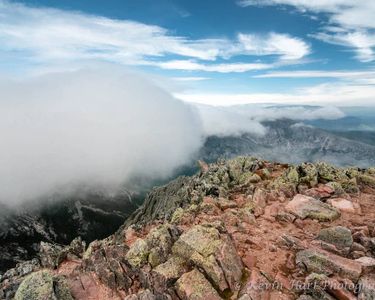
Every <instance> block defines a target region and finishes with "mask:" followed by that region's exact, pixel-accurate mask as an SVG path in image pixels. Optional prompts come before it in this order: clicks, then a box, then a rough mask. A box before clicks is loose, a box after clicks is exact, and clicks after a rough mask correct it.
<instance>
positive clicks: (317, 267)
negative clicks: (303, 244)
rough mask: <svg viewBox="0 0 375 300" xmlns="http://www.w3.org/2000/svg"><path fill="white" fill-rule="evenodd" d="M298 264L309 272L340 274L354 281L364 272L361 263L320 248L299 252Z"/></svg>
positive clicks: (297, 256)
mask: <svg viewBox="0 0 375 300" xmlns="http://www.w3.org/2000/svg"><path fill="white" fill-rule="evenodd" d="M296 264H297V265H299V266H301V267H302V268H304V269H305V270H306V271H307V272H309V273H312V272H313V273H318V274H324V275H332V274H338V275H339V276H342V277H344V278H349V279H350V280H352V281H353V282H356V281H357V280H358V279H359V277H360V276H361V273H362V266H361V264H360V263H358V262H356V261H354V260H351V259H347V258H344V257H341V256H338V255H334V254H332V253H329V252H327V251H324V250H320V249H319V250H318V249H307V250H303V251H300V252H298V253H297V255H296Z"/></svg>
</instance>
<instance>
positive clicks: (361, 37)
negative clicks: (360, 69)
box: [312, 31, 375, 62]
mask: <svg viewBox="0 0 375 300" xmlns="http://www.w3.org/2000/svg"><path fill="white" fill-rule="evenodd" d="M312 36H313V37H315V38H317V39H320V40H322V41H325V42H327V43H331V44H335V45H341V46H349V47H351V48H354V49H355V51H356V56H355V57H356V58H357V59H358V60H359V61H362V62H370V61H373V60H375V52H374V49H373V48H374V47H375V34H370V33H368V32H360V31H354V32H337V33H326V32H320V33H317V34H314V35H312Z"/></svg>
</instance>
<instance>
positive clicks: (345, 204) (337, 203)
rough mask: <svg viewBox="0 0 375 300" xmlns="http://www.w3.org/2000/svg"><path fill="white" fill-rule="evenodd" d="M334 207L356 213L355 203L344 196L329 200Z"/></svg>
mask: <svg viewBox="0 0 375 300" xmlns="http://www.w3.org/2000/svg"><path fill="white" fill-rule="evenodd" d="M327 202H328V203H329V204H330V205H332V206H333V207H335V208H337V209H339V210H340V211H341V212H347V213H355V208H354V205H353V203H352V202H351V201H349V200H347V199H344V198H335V199H329V200H328V201H327Z"/></svg>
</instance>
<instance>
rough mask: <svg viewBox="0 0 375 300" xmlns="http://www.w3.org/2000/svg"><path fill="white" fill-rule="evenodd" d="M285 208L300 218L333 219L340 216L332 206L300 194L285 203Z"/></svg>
mask: <svg viewBox="0 0 375 300" xmlns="http://www.w3.org/2000/svg"><path fill="white" fill-rule="evenodd" d="M286 210H287V211H288V212H290V213H292V214H294V215H296V216H297V217H299V218H300V219H306V218H311V219H316V220H319V221H333V220H336V219H337V218H339V217H340V212H339V211H338V210H337V209H335V208H333V207H332V206H330V205H328V204H325V203H323V202H321V201H319V200H316V199H314V198H312V197H308V196H305V195H300V194H298V195H296V196H295V197H294V198H293V200H292V201H290V202H289V203H288V204H287V206H286Z"/></svg>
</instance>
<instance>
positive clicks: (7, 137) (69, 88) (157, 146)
mask: <svg viewBox="0 0 375 300" xmlns="http://www.w3.org/2000/svg"><path fill="white" fill-rule="evenodd" d="M0 107H1V109H0V135H1V140H2V142H1V145H2V146H1V147H0V186H1V189H0V202H4V201H5V202H7V203H9V204H12V203H13V204H16V203H17V202H20V201H23V200H31V199H32V198H35V197H39V196H42V195H44V194H46V193H49V192H53V191H56V189H58V190H61V191H62V192H64V193H65V192H67V191H70V189H71V188H72V186H73V187H75V186H76V185H80V184H87V185H89V186H90V187H91V186H93V185H94V186H98V187H100V186H104V187H106V188H114V189H115V188H118V187H119V186H120V185H121V184H124V183H126V182H127V180H129V179H131V178H132V177H133V176H141V177H142V178H144V179H149V180H152V179H160V178H162V177H164V176H170V175H171V174H172V172H173V170H174V169H175V168H176V167H178V166H180V165H183V164H184V163H187V162H189V160H190V159H191V157H192V155H193V154H194V153H195V151H197V150H198V149H199V147H200V146H201V142H202V134H203V132H202V127H201V121H200V119H199V115H198V114H197V113H196V112H195V111H194V110H193V109H192V108H191V106H190V105H187V104H185V103H182V102H181V101H178V100H176V99H174V98H173V97H171V95H170V94H168V93H166V92H164V91H163V90H161V89H160V88H157V87H156V86H155V85H153V84H152V83H150V82H149V81H147V80H145V79H144V78H142V77H140V76H139V75H137V74H133V73H124V72H120V71H119V70H117V69H114V68H110V69H104V70H103V69H88V70H81V71H76V72H64V73H57V74H48V75H45V76H42V77H36V78H29V79H27V80H26V79H24V80H20V81H10V80H5V79H1V80H0Z"/></svg>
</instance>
